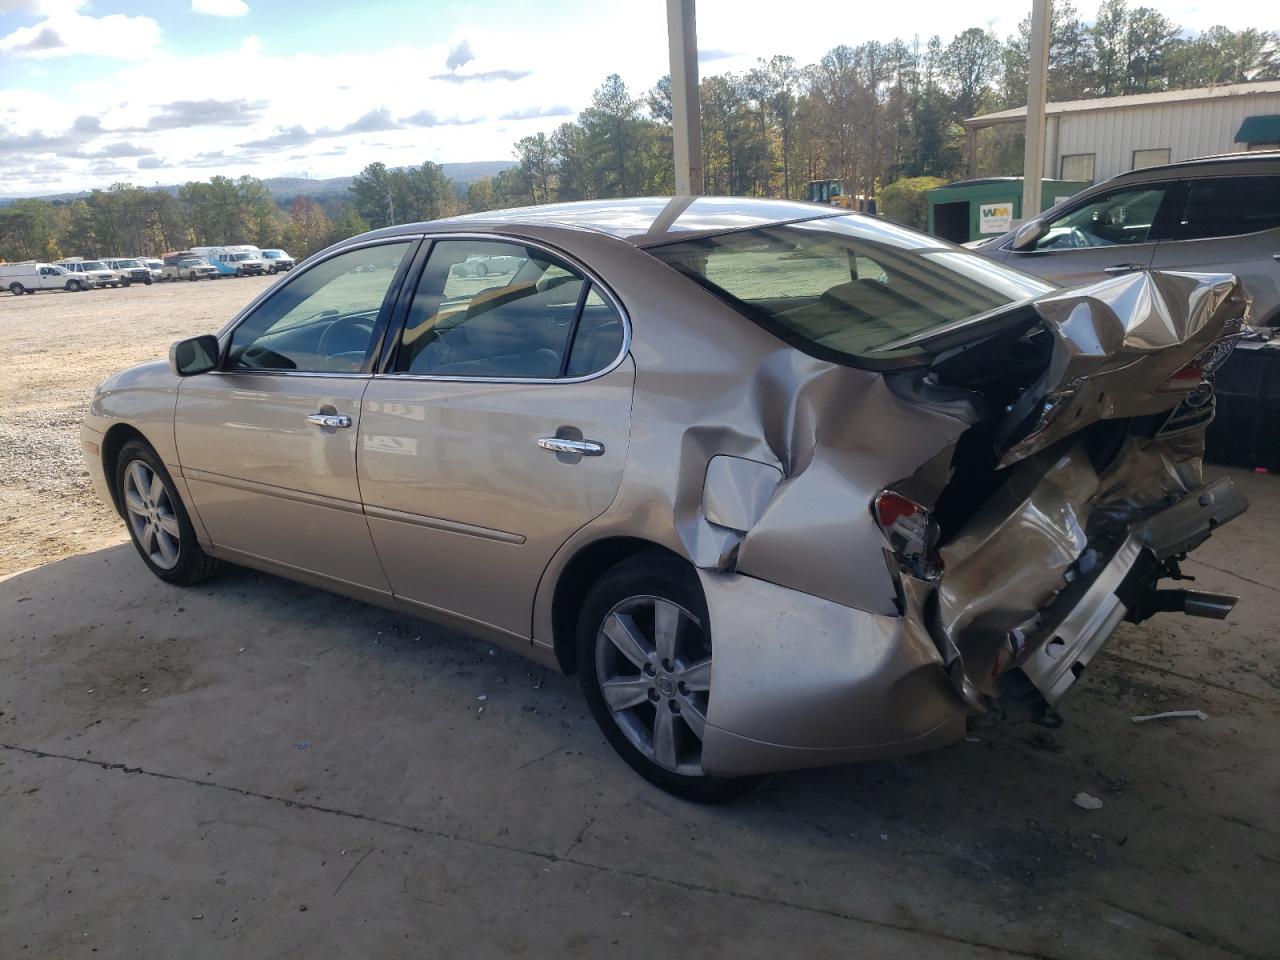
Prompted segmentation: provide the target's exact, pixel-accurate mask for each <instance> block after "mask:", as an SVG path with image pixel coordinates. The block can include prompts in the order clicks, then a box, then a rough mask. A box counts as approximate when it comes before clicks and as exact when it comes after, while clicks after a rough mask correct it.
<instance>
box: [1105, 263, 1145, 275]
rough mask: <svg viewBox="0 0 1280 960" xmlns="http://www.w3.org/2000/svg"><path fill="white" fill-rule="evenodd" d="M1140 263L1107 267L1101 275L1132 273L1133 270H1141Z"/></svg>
mask: <svg viewBox="0 0 1280 960" xmlns="http://www.w3.org/2000/svg"><path fill="white" fill-rule="evenodd" d="M1141 269H1142V264H1140V263H1117V264H1116V265H1115V266H1113V267H1107V268H1106V269H1105V270H1103V271H1102V272H1103V273H1132V272H1133V271H1134V270H1141Z"/></svg>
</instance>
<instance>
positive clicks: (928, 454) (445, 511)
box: [83, 198, 1248, 800]
mask: <svg viewBox="0 0 1280 960" xmlns="http://www.w3.org/2000/svg"><path fill="white" fill-rule="evenodd" d="M1247 307H1248V304H1247V302H1246V300H1245V299H1244V297H1243V296H1242V295H1241V293H1240V290H1239V287H1238V284H1237V283H1236V281H1235V279H1234V278H1232V277H1230V276H1221V275H1192V274H1158V273H1138V274H1133V275H1129V276H1122V277H1117V278H1115V279H1113V280H1108V281H1106V282H1104V283H1100V284H1097V285H1095V286H1092V287H1087V288H1082V289H1077V290H1069V291H1062V290H1059V289H1057V288H1055V287H1051V286H1049V285H1047V284H1045V283H1044V282H1042V281H1040V280H1038V279H1035V278H1032V277H1028V276H1026V275H1023V274H1021V273H1018V272H1016V271H1012V270H1009V269H1007V268H1005V267H1003V266H1001V265H999V264H995V263H992V262H990V261H988V260H985V259H982V258H980V257H978V256H976V255H973V254H970V253H968V252H966V251H963V250H960V249H958V248H955V247H952V246H950V245H947V244H943V243H940V242H939V241H937V240H935V239H934V238H931V237H928V236H924V235H922V234H918V233H915V232H912V231H909V230H906V229H902V228H899V227H896V226H893V225H891V224H889V223H886V222H884V221H881V220H877V219H875V218H870V217H864V216H860V215H856V214H846V213H840V212H835V211H832V210H830V209H827V208H818V207H814V206H810V205H806V204H796V203H787V202H777V201H766V200H745V199H713V198H699V199H688V198H684V199H677V200H663V199H641V200H617V201H598V202H587V203H581V204H563V205H558V206H547V207H535V208H529V209H524V210H512V211H505V212H500V213H493V214H481V215H474V216H469V217H461V218H456V219H452V220H446V221H440V222H435V223H425V224H415V225H411V226H403V227H395V228H391V229H387V230H382V231H378V232H375V233H371V234H365V235H364V236H361V237H356V238H354V239H352V240H349V241H346V242H344V243H341V244H338V245H337V246H335V247H332V248H330V249H328V250H326V251H324V252H323V253H320V254H317V255H316V256H314V257H312V258H311V259H310V260H309V261H308V262H306V263H304V264H302V265H301V266H300V267H298V268H297V269H295V270H294V271H292V272H291V273H289V274H288V275H287V277H285V278H284V279H283V280H281V281H280V282H278V283H277V284H276V285H274V286H273V287H271V288H270V289H269V290H268V291H267V292H265V293H264V294H263V295H262V296H260V297H259V298H258V299H257V300H255V301H254V302H253V303H251V304H250V305H249V306H248V307H247V308H245V309H244V310H243V311H242V312H241V313H240V314H239V315H238V316H237V317H235V318H234V319H233V320H231V322H230V323H228V324H227V325H226V327H225V328H224V329H223V330H222V331H221V332H220V333H219V334H217V335H216V336H213V335H209V336H203V337H196V338H193V339H191V340H186V341H182V342H180V343H177V344H175V345H174V347H173V349H172V351H171V354H170V357H169V362H168V363H151V364H146V365H143V366H140V367H136V368H134V369H131V370H128V371H125V372H123V373H121V374H119V375H117V376H114V377H112V378H111V379H110V380H108V381H107V382H106V383H104V384H103V385H102V386H101V387H100V388H99V389H98V391H97V394H96V396H95V398H94V400H93V405H92V409H91V412H90V413H89V415H88V417H87V419H86V421H85V424H84V428H83V441H84V447H85V450H86V453H87V457H88V461H89V464H90V467H91V471H92V473H93V475H94V477H95V478H96V481H97V483H98V486H99V488H100V491H101V493H102V496H103V497H104V498H105V499H106V500H107V501H108V502H110V503H111V504H113V505H114V506H115V507H116V508H117V509H118V510H119V512H120V514H121V516H122V517H123V518H124V520H125V522H126V524H127V525H128V528H129V532H130V534H131V535H132V537H133V541H134V543H135V545H136V546H137V548H138V551H139V553H140V555H141V557H142V560H143V562H144V563H145V564H146V565H147V566H148V567H149V568H150V569H151V570H152V572H153V573H155V574H156V575H157V576H158V577H160V578H161V579H162V580H165V581H167V582H169V583H174V584H181V585H190V584H194V583H196V582H198V581H200V580H203V579H204V578H206V577H208V576H209V575H211V574H212V573H214V572H215V571H216V570H217V569H218V566H219V564H221V563H222V562H231V563H236V564H243V565H246V566H250V567H255V568H258V569H261V570H266V571H270V572H273V573H277V574H280V575H283V576H286V577H291V578H294V579H297V580H301V581H304V582H306V583H310V584H315V585H318V586H322V587H325V588H327V589H331V590H335V591H338V592H340V593H343V594H346V595H348V596H352V597H356V598H359V599H361V600H366V601H370V602H373V603H378V604H383V605H386V606H389V607H392V608H395V609H399V610H402V611H407V612H410V613H415V614H419V615H422V616H425V617H429V618H432V619H436V620H440V621H443V622H446V623H449V624H452V625H454V626H457V627H458V628H460V629H462V630H464V631H466V632H468V633H472V634H476V635H479V636H483V637H485V638H486V639H488V640H490V641H493V642H497V643H500V644H503V645H505V646H507V647H509V648H511V649H513V650H517V651H519V652H521V653H523V654H525V655H527V656H529V657H531V658H533V659H535V660H537V661H539V662H541V663H543V664H546V665H547V666H549V667H554V668H558V669H562V670H565V671H571V672H572V671H576V672H577V674H578V676H579V678H580V680H581V684H582V688H583V691H584V692H585V694H586V698H587V700H588V702H589V703H590V705H591V709H592V711H593V713H594V714H595V716H596V718H597V720H598V721H599V723H600V726H601V728H602V729H603V731H604V734H605V736H606V737H607V738H608V740H609V742H610V743H611V744H612V745H613V746H614V747H615V748H616V750H617V751H618V752H619V754H621V756H622V757H623V759H625V760H626V762H627V763H629V764H630V765H631V766H632V767H634V768H635V769H636V770H637V771H638V772H639V773H641V774H642V775H643V776H645V777H646V778H648V779H649V780H651V781H653V782H654V783H656V784H658V785H659V786H661V787H664V788H666V789H668V790H670V791H672V792H674V793H677V794H679V795H681V796H684V797H687V798H690V799H696V800H714V799H725V798H728V797H731V796H733V795H735V794H736V793H739V792H740V791H741V790H742V789H744V787H745V786H747V785H748V784H750V783H751V782H752V778H753V776H755V775H759V774H763V773H767V772H770V771H776V770H783V769H788V768H798V767H809V766H817V765H821V764H832V763H842V762H846V761H854V760H863V759H870V758H876V757H885V756H894V755H899V754H906V753H910V752H913V751H919V750H926V749H930V748H933V747H938V746H942V745H944V744H948V743H951V742H953V741H955V740H957V739H958V738H960V737H961V736H963V734H964V731H965V729H966V723H967V722H968V721H969V720H970V719H971V718H974V717H975V716H977V715H981V714H987V715H995V716H1008V715H1011V714H1017V715H1022V716H1030V717H1032V718H1034V719H1038V720H1040V721H1041V722H1046V723H1053V722H1056V720H1057V713H1056V708H1057V705H1058V703H1059V701H1060V699H1061V698H1062V696H1063V694H1064V693H1065V692H1066V691H1067V689H1068V688H1069V687H1070V686H1071V684H1072V682H1073V681H1074V680H1075V679H1076V678H1077V677H1078V676H1079V675H1080V673H1081V671H1082V670H1083V669H1084V668H1085V666H1086V665H1087V664H1088V663H1089V661H1090V659H1091V658H1092V657H1093V656H1094V655H1096V653H1097V652H1098V650H1099V648H1100V647H1101V646H1102V644H1103V643H1104V642H1105V641H1106V640H1107V638H1108V636H1109V635H1110V634H1111V633H1112V632H1113V630H1114V629H1115V628H1116V626H1117V625H1118V624H1119V623H1120V622H1121V621H1122V620H1125V619H1128V620H1134V621H1137V620H1141V619H1144V618H1145V617H1148V616H1150V615H1151V614H1153V613H1155V612H1158V611H1177V612H1182V613H1187V614H1192V615H1197V616H1211V617H1223V616H1225V615H1226V614H1227V612H1228V611H1229V610H1230V609H1231V606H1232V604H1233V603H1234V598H1232V597H1226V596H1219V595H1209V594H1202V593H1196V592H1193V591H1187V590H1181V589H1162V588H1159V587H1158V586H1157V584H1158V583H1160V582H1161V581H1162V580H1164V579H1166V578H1168V579H1173V580H1176V579H1177V578H1178V576H1179V572H1178V562H1179V560H1180V559H1182V558H1183V557H1184V556H1185V555H1186V553H1187V551H1189V550H1191V549H1193V548H1194V547H1196V546H1197V545H1198V544H1199V543H1201V542H1202V541H1203V540H1205V539H1206V538H1207V537H1208V536H1209V534H1210V533H1211V531H1213V530H1214V529H1215V528H1216V527H1217V526H1220V525H1221V524H1223V523H1225V522H1226V521H1228V520H1231V519H1232V518H1233V517H1235V516H1237V515H1239V514H1240V513H1242V512H1243V511H1244V509H1245V507H1246V503H1245V500H1244V498H1243V496H1242V495H1241V494H1240V493H1238V492H1237V491H1236V490H1235V489H1234V488H1233V486H1232V484H1231V482H1230V480H1229V479H1218V480H1214V481H1212V482H1209V483H1206V482H1205V481H1204V479H1203V477H1202V475H1201V453H1202V450H1203V437H1204V430H1205V426H1206V424H1207V423H1208V422H1209V421H1210V419H1211V418H1212V416H1213V409H1214V401H1213V388H1212V380H1211V377H1212V373H1213V370H1214V369H1215V367H1217V365H1218V364H1220V363H1221V362H1222V360H1223V359H1224V358H1225V357H1226V356H1227V354H1228V353H1229V351H1230V349H1231V347H1232V345H1233V344H1234V342H1235V339H1236V338H1237V337H1238V336H1239V335H1240V334H1241V332H1242V330H1243V329H1244V327H1243V323H1244V316H1245V313H1246V311H1247Z"/></svg>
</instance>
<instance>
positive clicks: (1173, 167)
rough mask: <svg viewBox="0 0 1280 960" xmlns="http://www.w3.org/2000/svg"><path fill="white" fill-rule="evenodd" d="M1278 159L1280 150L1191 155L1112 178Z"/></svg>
mask: <svg viewBox="0 0 1280 960" xmlns="http://www.w3.org/2000/svg"><path fill="white" fill-rule="evenodd" d="M1277 161H1280V150H1250V151H1247V152H1241V153H1217V154H1213V155H1211V156H1208V157H1192V158H1191V159H1190V160H1176V161H1174V162H1173V163H1162V164H1159V165H1157V166H1154V167H1141V168H1140V169H1138V170H1128V171H1126V172H1124V173H1121V174H1117V175H1116V176H1115V177H1114V178H1113V179H1117V180H1118V179H1120V178H1121V177H1132V176H1138V175H1141V176H1144V177H1145V176H1149V175H1150V174H1153V173H1158V172H1159V171H1162V170H1169V171H1173V172H1179V171H1185V170H1187V169H1192V168H1195V167H1201V166H1223V165H1227V164H1258V163H1276V162H1277Z"/></svg>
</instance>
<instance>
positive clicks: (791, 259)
mask: <svg viewBox="0 0 1280 960" xmlns="http://www.w3.org/2000/svg"><path fill="white" fill-rule="evenodd" d="M648 252H649V253H651V254H653V255H654V256H655V257H657V258H658V259H659V260H662V261H663V262H664V263H666V264H668V265H669V266H671V267H673V268H675V269H676V270H678V271H680V272H681V273H683V274H684V275H685V276H687V277H689V278H690V279H691V280H693V281H694V282H696V283H698V284H700V285H701V286H703V287H705V288H706V289H708V290H710V291H711V292H712V293H714V294H715V295H716V296H718V297H720V299H722V300H724V301H726V302H727V303H729V304H730V305H731V306H733V307H734V308H736V309H737V310H739V311H740V312H741V313H743V314H745V315H746V316H748V317H749V318H751V319H752V320H755V321H756V322H758V323H760V324H761V325H762V326H764V327H765V328H766V329H768V330H770V331H771V332H773V333H775V334H776V335H778V336H780V337H782V338H783V339H784V340H786V341H787V342H789V343H791V344H793V345H794V346H796V347H798V348H799V349H801V350H805V351H806V352H809V353H812V354H814V355H817V356H821V357H823V358H824V359H830V360H834V361H836V362H847V361H848V360H849V359H851V358H867V357H868V356H869V355H871V354H872V353H873V352H874V351H876V350H877V348H879V347H883V346H885V345H886V344H891V343H893V342H894V341H896V340H901V339H903V338H904V337H909V336H912V335H914V334H918V333H922V332H924V331H926V330H930V329H933V328H935V327H941V326H943V325H946V324H949V323H954V322H955V321H958V320H963V319H966V318H968V317H973V316H977V315H979V314H984V313H989V312H990V311H992V310H996V309H998V308H1000V307H1005V306H1008V305H1010V304H1014V303H1019V302H1022V301H1025V300H1028V299H1031V298H1032V297H1036V296H1039V295H1041V294H1044V293H1048V292H1049V291H1050V290H1053V289H1054V287H1053V286H1052V285H1051V284H1049V283H1046V282H1045V281H1043V280H1040V279H1038V278H1036V277H1031V276H1028V275H1026V274H1023V273H1019V272H1018V271H1015V270H1011V269H1009V268H1007V267H1003V266H1001V265H999V264H997V263H994V262H992V261H990V260H987V259H986V258H985V257H980V256H978V255H977V254H973V253H969V252H968V251H964V250H961V249H959V248H957V247H953V246H950V245H949V244H944V243H943V242H941V241H939V240H936V239H935V238H933V237H930V236H926V235H925V234H921V233H916V232H915V231H912V230H908V229H906V228H903V227H898V226H895V225H894V224H891V223H887V222H885V221H883V220H875V219H872V218H870V217H863V216H856V215H845V216H838V217H829V218H823V219H820V220H808V221H804V222H801V223H791V224H782V225H775V226H768V227H759V228H756V229H753V230H741V231H736V232H733V233H723V234H718V235H716V236H711V237H702V238H699V239H695V240H685V241H681V242H679V243H671V244H665V245H663V246H658V247H651V248H649V250H648ZM888 356H889V354H887V353H883V352H882V353H879V354H877V355H876V359H884V358H887V357H888Z"/></svg>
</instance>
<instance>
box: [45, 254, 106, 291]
mask: <svg viewBox="0 0 1280 960" xmlns="http://www.w3.org/2000/svg"><path fill="white" fill-rule="evenodd" d="M54 266H57V267H61V268H62V269H63V270H65V271H67V273H70V274H73V275H74V276H75V277H76V278H78V279H79V280H80V282H81V284H82V285H83V286H84V288H85V289H86V290H87V289H89V288H90V287H119V286H123V284H122V283H121V281H120V275H119V274H118V273H116V272H115V271H114V270H112V269H111V268H110V267H108V266H107V265H106V264H105V263H103V262H102V261H101V260H84V259H82V258H80V257H71V258H69V259H67V260H59V261H58V262H57V263H56V264H54Z"/></svg>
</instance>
